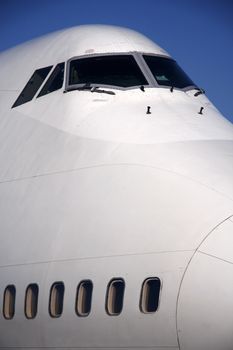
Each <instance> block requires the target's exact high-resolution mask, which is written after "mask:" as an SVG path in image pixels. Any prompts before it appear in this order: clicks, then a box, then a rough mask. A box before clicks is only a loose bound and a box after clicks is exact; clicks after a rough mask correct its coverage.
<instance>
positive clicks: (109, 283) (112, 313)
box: [105, 277, 126, 316]
mask: <svg viewBox="0 0 233 350" xmlns="http://www.w3.org/2000/svg"><path fill="white" fill-rule="evenodd" d="M119 281H121V282H123V287H124V288H123V293H122V303H121V309H120V311H119V312H114V311H111V310H110V309H112V307H110V302H111V301H110V300H109V299H110V295H109V292H110V288H111V287H112V285H113V283H114V282H119ZM125 288H126V283H125V280H124V279H123V278H122V277H114V278H112V279H111V280H110V281H109V282H108V285H107V289H106V297H105V310H106V313H107V314H108V315H109V316H119V315H120V314H121V313H122V311H123V308H124V296H125ZM111 299H112V296H111ZM111 304H113V303H112V302H111Z"/></svg>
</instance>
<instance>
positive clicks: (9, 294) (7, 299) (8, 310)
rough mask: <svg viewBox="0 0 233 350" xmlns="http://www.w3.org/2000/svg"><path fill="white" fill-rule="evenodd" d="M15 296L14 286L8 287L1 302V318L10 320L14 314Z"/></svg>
mask: <svg viewBox="0 0 233 350" xmlns="http://www.w3.org/2000/svg"><path fill="white" fill-rule="evenodd" d="M15 295H16V289H15V286H13V285H9V286H7V287H6V289H5V291H4V300H3V316H4V317H5V318H6V319H7V320H11V319H12V318H13V317H14V314H15Z"/></svg>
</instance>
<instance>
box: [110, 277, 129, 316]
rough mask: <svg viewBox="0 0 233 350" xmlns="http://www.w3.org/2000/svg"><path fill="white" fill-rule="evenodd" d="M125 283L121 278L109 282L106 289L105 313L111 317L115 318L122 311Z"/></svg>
mask: <svg viewBox="0 0 233 350" xmlns="http://www.w3.org/2000/svg"><path fill="white" fill-rule="evenodd" d="M124 291H125V282H124V280H123V279H122V278H116V279H113V280H111V281H110V283H109V285H108V288H107V298H106V311H107V313H108V314H109V315H111V316H117V315H119V314H120V313H121V311H122V309H123V300H124Z"/></svg>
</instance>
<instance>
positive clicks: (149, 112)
mask: <svg viewBox="0 0 233 350" xmlns="http://www.w3.org/2000/svg"><path fill="white" fill-rule="evenodd" d="M150 108H151V107H150V106H147V111H146V114H151V111H150Z"/></svg>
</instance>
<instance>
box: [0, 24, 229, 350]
mask: <svg viewBox="0 0 233 350" xmlns="http://www.w3.org/2000/svg"><path fill="white" fill-rule="evenodd" d="M0 76H1V79H0V101H1V102H0V140H1V147H0V164H1V166H0V237H1V245H0V267H1V268H0V305H1V307H0V349H11V350H16V349H27V350H32V349H33V350H35V349H47V350H48V349H57V350H58V349H60V350H64V349H72V350H74V349H88V350H90V349H105V350H106V349H111V350H117V349H121V350H126V349H127V350H128V349H131V350H136V349H137V350H149V349H156V350H174V349H180V350H210V349H211V350H232V349H233V249H232V246H233V181H232V180H233V161H232V160H233V158H232V156H233V126H232V124H231V123H230V122H229V121H228V120H226V119H225V118H224V117H223V116H222V115H221V113H220V112H219V111H218V110H217V109H216V108H215V107H214V105H213V104H212V103H211V102H210V101H209V100H208V98H207V96H206V94H205V92H204V90H203V89H202V88H200V87H198V86H197V85H196V84H195V83H194V82H193V81H192V80H191V79H190V78H189V77H188V76H187V75H186V74H185V73H184V72H183V70H182V69H181V68H180V67H179V66H178V64H177V63H176V61H175V60H173V58H172V57H171V56H170V55H169V54H168V53H167V52H166V51H165V50H163V49H162V48H160V47H159V46H158V45H156V44H155V43H154V42H153V41H151V40H150V39H149V38H147V37H145V36H144V35H142V34H140V33H137V32H135V31H133V30H131V29H127V28H121V27H115V26H107V25H83V26H77V27H72V28H69V29H64V30H61V31H58V32H54V33H52V34H48V35H46V36H43V37H41V38H38V39H34V40H32V41H29V42H26V43H24V44H21V45H18V46H16V47H14V48H11V49H8V50H7V51H5V52H2V53H1V54H0Z"/></svg>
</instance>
